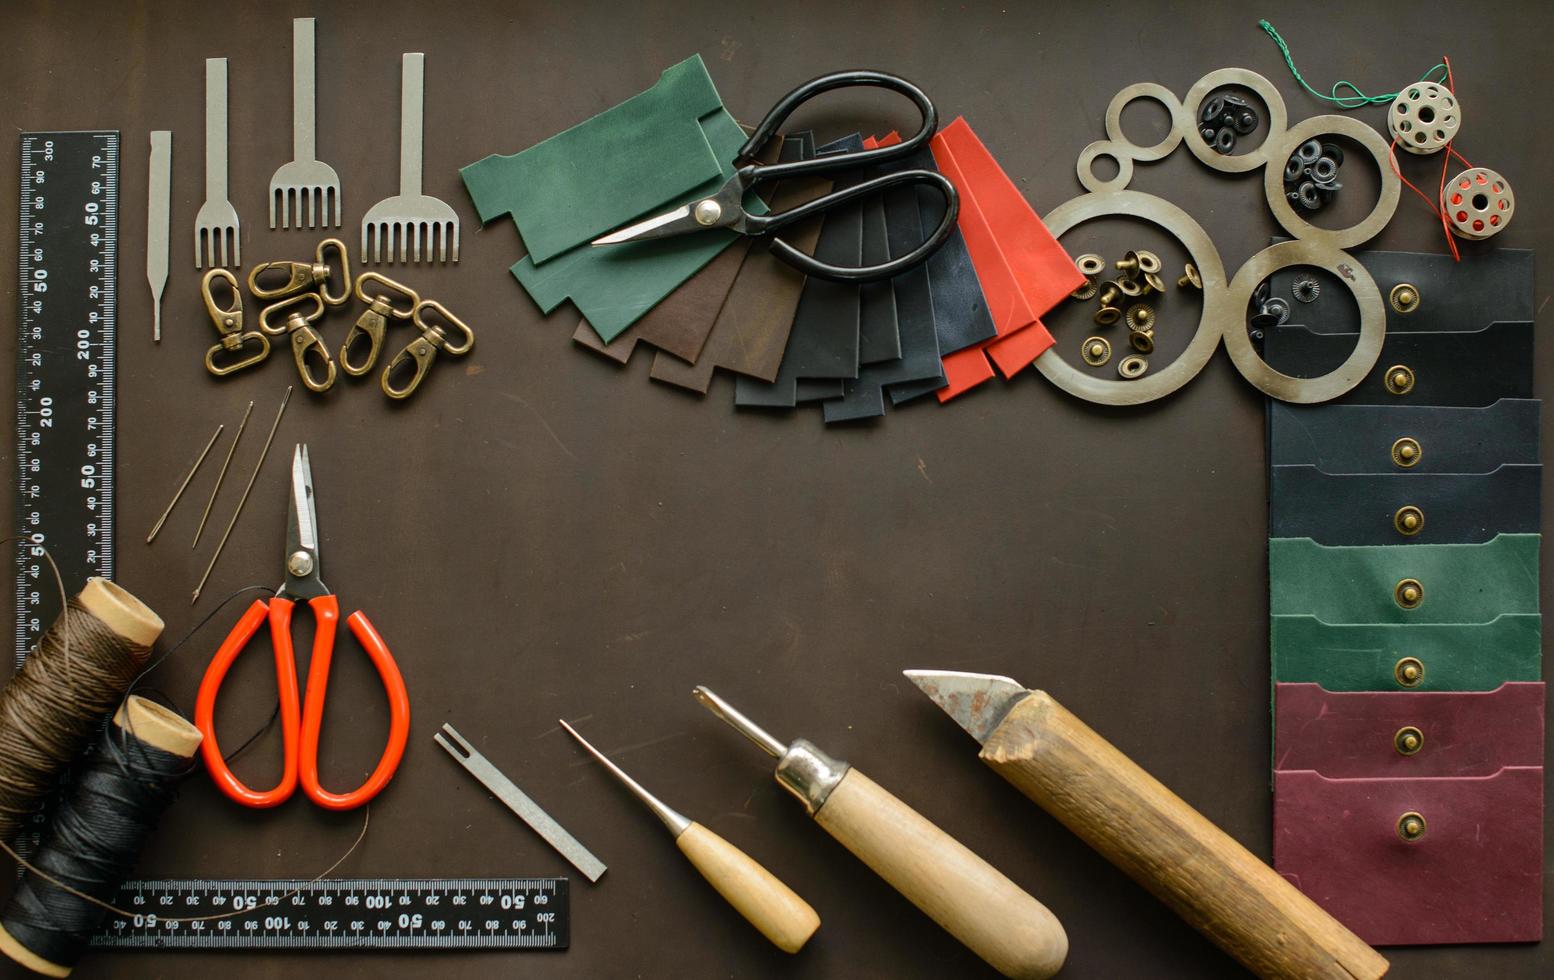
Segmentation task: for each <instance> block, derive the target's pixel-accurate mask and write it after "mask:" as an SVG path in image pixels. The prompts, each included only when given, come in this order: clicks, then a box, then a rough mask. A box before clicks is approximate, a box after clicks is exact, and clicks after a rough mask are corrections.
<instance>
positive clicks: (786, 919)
mask: <svg viewBox="0 0 1554 980" xmlns="http://www.w3.org/2000/svg"><path fill="white" fill-rule="evenodd" d="M560 724H561V727H562V728H565V729H566V730H567V734H569V735H571V736H572V737H573V738H575V739H577V741H578V744H579V745H581V746H582V747H583V748H584V749H586V750H587V751H588V754H589V755H591V756H593V757H594V758H595V759H597V760H599V764H600V765H602V766H604V768H605V769H607V770H609V772H610V774H611V775H612V776H614V777H615V778H616V779H618V780H620V781H621V782H622V783H624V784H625V786H626V788H627V789H629V790H631V792H632V795H634V796H636V798H637V799H639V800H641V801H642V802H643V803H644V804H646V805H647V808H648V809H649V810H652V811H653V815H654V816H656V817H658V819H659V820H661V821H663V824H664V826H665V827H668V828H669V832H670V833H671V834H673V835H674V840H675V843H676V844H678V845H679V847H680V853H681V854H684V855H685V856H686V857H687V858H688V859H690V862H691V864H693V865H694V866H695V867H696V870H697V871H700V872H701V876H702V877H703V878H706V879H707V883H708V884H710V885H712V887H713V888H715V889H717V892H718V894H719V895H722V896H723V900H724V901H726V902H728V904H730V905H732V906H733V907H734V909H735V911H737V912H738V913H739V914H740V915H742V916H744V917H745V921H746V922H749V923H750V924H751V925H753V926H755V927H756V928H757V929H759V930H760V931H761V934H762V935H763V936H765V937H766V938H767V939H770V940H771V941H772V944H773V945H775V946H776V947H777V948H778V949H780V950H782V951H783V952H784V953H797V952H798V951H799V950H801V949H803V948H804V944H805V943H807V942H809V937H810V936H813V935H814V934H815V930H816V929H819V928H820V916H818V915H816V914H815V910H814V909H813V908H811V907H810V905H809V903H808V902H806V901H804V900H803V899H802V898H800V897H799V896H798V895H797V893H795V892H794V891H793V889H791V888H789V887H788V886H787V885H785V884H783V883H782V881H781V880H779V879H778V878H777V876H776V875H774V874H772V873H771V872H770V871H767V870H766V869H765V868H763V867H761V865H760V864H759V863H757V862H756V860H755V859H754V858H752V857H751V856H750V855H748V854H746V853H745V852H744V851H741V850H740V849H739V848H737V847H735V846H734V845H733V844H730V843H729V842H728V841H726V840H724V839H723V838H721V837H719V836H718V835H717V834H715V833H713V832H712V831H710V830H708V829H707V828H706V827H703V826H702V825H701V824H699V823H697V822H696V821H694V820H692V819H691V818H690V817H687V816H686V815H685V814H683V813H681V812H679V811H678V810H675V809H673V808H672V807H670V806H669V805H668V804H667V803H665V802H664V801H663V800H660V799H659V798H658V797H656V796H654V795H653V794H652V793H649V792H648V791H647V790H645V789H643V788H642V784H641V783H639V782H637V781H636V780H635V779H632V778H631V777H630V776H628V775H626V773H625V771H624V770H622V769H621V768H620V767H619V766H617V765H616V764H615V763H613V762H611V761H610V760H609V758H608V757H607V756H605V754H604V753H603V752H600V751H599V750H598V749H596V748H594V747H593V746H592V745H590V744H589V742H588V740H587V739H586V738H584V737H583V736H581V735H579V734H578V733H577V729H575V728H573V727H572V726H571V725H569V724H567V723H566V722H565V721H562V722H561V723H560Z"/></svg>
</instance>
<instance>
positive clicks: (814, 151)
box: [461, 56, 1081, 422]
mask: <svg viewBox="0 0 1554 980" xmlns="http://www.w3.org/2000/svg"><path fill="white" fill-rule="evenodd" d="M745 137H746V134H745V132H744V130H742V129H741V128H740V126H739V124H738V123H736V122H735V121H734V118H733V116H731V115H730V114H729V112H728V111H727V110H726V109H725V108H724V107H723V104H722V101H721V99H720V98H719V97H718V94H717V89H716V88H715V87H714V86H713V84H712V80H711V78H710V77H709V76H708V74H707V70H706V67H705V65H704V64H703V63H702V60H701V58H700V56H693V57H691V58H689V59H687V60H686V61H683V62H681V63H680V64H678V65H675V66H673V67H671V68H669V69H667V70H666V71H665V72H664V73H663V75H662V76H661V77H660V78H659V80H658V82H657V83H656V84H655V85H653V86H652V87H651V88H649V89H647V90H646V91H644V92H641V93H639V94H638V95H635V96H633V97H632V98H630V99H627V100H626V101H625V102H622V103H620V104H618V105H616V106H614V107H613V108H611V109H609V110H606V111H605V112H603V113H600V114H599V115H597V116H595V117H593V118H592V119H589V120H587V121H585V122H582V123H580V124H578V125H577V126H574V127H572V128H571V129H569V130H566V131H565V132H563V133H560V134H558V135H556V136H554V137H551V138H550V139H548V140H545V141H544V142H542V143H538V144H536V145H534V146H532V147H529V148H528V149H526V150H522V151H520V152H518V153H516V154H513V155H511V156H500V155H493V156H489V157H486V158H485V159H483V160H480V161H478V162H476V163H473V164H471V165H469V166H468V167H465V168H464V169H463V170H462V171H461V173H462V175H463V177H464V183H465V186H466V188H467V189H468V190H469V194H470V197H471V198H472V199H473V200H474V203H475V207H476V210H477V211H478V212H479V214H480V217H481V220H482V221H483V222H489V221H492V220H493V219H495V218H498V217H500V216H502V215H504V214H505V215H510V216H511V217H512V219H513V222H514V224H515V225H516V226H517V229H518V232H519V234H520V235H521V236H522V238H523V242H524V245H525V246H526V247H527V249H528V253H529V254H528V255H527V257H525V258H524V259H522V260H521V261H519V262H518V263H517V264H516V265H514V266H513V268H512V272H513V275H514V276H515V277H516V278H517V280H518V282H519V284H520V285H522V287H523V288H524V289H525V290H526V291H527V292H528V293H529V295H530V297H531V298H532V299H533V300H534V302H536V303H537V304H539V306H540V308H541V309H542V310H543V311H544V312H546V313H551V312H553V311H555V310H556V309H558V308H559V307H560V306H561V305H562V304H563V303H564V302H565V301H567V300H570V301H571V302H572V305H573V306H575V307H576V308H577V310H578V311H579V312H580V313H581V314H582V318H581V321H580V322H578V323H577V325H576V330H575V331H574V333H573V337H572V339H573V340H574V341H575V342H576V343H577V344H578V345H579V346H582V347H584V348H587V349H588V350H591V351H594V352H596V353H598V354H601V355H603V356H605V357H608V358H610V359H612V360H614V361H616V362H618V363H621V364H625V363H626V362H627V361H628V360H629V359H630V358H631V357H632V356H633V355H634V354H635V352H636V351H637V350H639V349H643V348H644V347H645V348H650V349H651V350H649V351H648V352H647V353H646V354H644V355H642V356H648V355H649V354H650V355H651V357H652V359H653V363H652V365H651V372H650V374H651V377H652V378H654V379H655V380H657V381H661V382H664V383H667V384H671V385H675V386H678V387H681V388H685V389H688V390H691V391H694V392H698V393H701V394H705V393H706V392H707V391H708V389H709V387H710V386H711V383H712V377H713V374H714V372H715V371H718V370H720V369H721V370H722V371H725V372H727V373H729V374H732V375H733V376H734V377H735V385H734V393H735V403H736V404H738V405H740V406H746V407H759V408H768V409H772V408H775V409H792V408H794V407H796V406H798V405H800V404H818V405H820V406H821V409H822V413H823V417H824V419H825V421H826V422H841V421H847V420H853V419H863V418H872V417H877V416H881V415H884V414H885V410H886V405H887V402H888V403H889V404H892V405H899V404H901V403H903V402H907V401H910V400H912V399H917V398H921V397H923V396H926V395H929V394H933V395H936V396H937V398H938V400H939V401H940V402H946V401H949V400H950V399H952V398H954V397H956V396H957V395H960V394H963V393H965V392H967V391H969V390H971V389H972V388H974V387H976V386H978V385H980V384H982V383H983V382H985V381H988V380H990V379H992V378H993V377H994V376H995V374H1002V375H1003V376H1004V377H1006V378H1007V377H1012V376H1013V375H1015V374H1016V373H1018V372H1020V371H1022V370H1024V369H1025V368H1027V367H1029V366H1030V364H1031V363H1032V362H1033V361H1034V360H1035V359H1036V358H1037V357H1038V356H1039V355H1040V354H1041V353H1043V352H1044V351H1045V350H1046V349H1047V348H1048V347H1050V346H1052V337H1051V335H1050V334H1049V333H1048V332H1047V330H1046V328H1045V327H1044V326H1043V325H1042V323H1041V319H1040V318H1041V317H1042V316H1043V315H1045V314H1046V313H1047V312H1048V311H1049V310H1051V309H1052V308H1053V307H1054V306H1056V305H1057V304H1058V303H1059V302H1060V301H1061V300H1062V299H1063V298H1064V297H1065V296H1067V294H1068V293H1069V292H1070V291H1072V290H1073V289H1075V288H1076V287H1077V286H1079V285H1080V283H1081V276H1080V274H1079V272H1078V271H1077V270H1076V269H1075V268H1074V264H1073V261H1072V260H1071V259H1070V257H1069V256H1068V255H1067V254H1066V253H1065V252H1064V251H1063V249H1062V247H1061V246H1059V244H1058V243H1057V241H1056V240H1055V239H1054V238H1053V236H1052V235H1051V234H1049V233H1048V232H1047V229H1046V227H1045V226H1044V225H1043V224H1042V222H1041V220H1040V218H1038V217H1037V215H1036V213H1035V211H1034V210H1032V208H1031V206H1030V204H1029V203H1027V202H1026V200H1025V198H1024V197H1023V196H1022V195H1021V194H1020V192H1019V190H1018V189H1017V188H1016V187H1015V185H1014V183H1013V181H1011V180H1010V179H1009V177H1008V176H1007V175H1006V174H1005V173H1004V171H1003V169H1002V168H1001V167H999V165H998V163H997V161H996V160H994V159H993V156H992V154H991V153H989V152H988V150H987V148H986V147H985V146H984V145H983V144H982V142H981V140H980V139H978V137H977V135H976V134H975V133H974V132H972V130H971V127H970V125H968V124H967V123H966V121H965V120H964V119H956V120H954V121H953V122H951V123H950V124H949V125H947V126H945V127H943V129H941V130H940V132H938V133H937V134H936V135H935V136H934V138H933V140H932V143H931V144H930V148H929V149H925V150H920V151H918V152H917V153H916V154H914V155H912V156H909V157H907V158H906V159H904V160H901V161H891V162H889V163H887V164H886V165H885V166H884V167H883V168H880V169H875V170H871V171H849V172H846V173H844V174H841V175H839V176H837V177H836V178H835V180H836V182H837V183H836V184H833V183H832V182H830V181H822V180H816V179H807V180H806V179H797V180H789V181H785V182H783V183H779V184H776V185H775V186H773V187H764V186H763V187H761V188H759V190H760V191H761V192H762V193H765V194H767V196H768V198H769V199H768V200H766V201H764V202H763V201H761V200H759V199H758V198H757V197H756V195H755V194H754V193H752V194H751V195H749V196H748V198H747V200H746V207H747V209H748V210H750V211H751V212H752V213H761V212H764V211H766V210H767V208H768V205H769V206H770V208H771V209H773V210H778V211H781V210H787V209H788V208H791V207H793V206H794V205H796V204H799V203H802V202H804V201H807V200H810V199H813V198H814V197H816V196H818V195H820V194H823V193H826V192H827V191H829V190H831V189H832V188H833V186H842V185H843V184H844V183H850V182H858V181H863V180H867V179H869V178H870V177H873V176H876V175H877V174H880V173H884V172H889V171H890V170H894V169H923V170H937V171H938V172H939V173H942V174H944V175H945V176H946V177H948V178H949V179H950V180H951V181H952V182H953V183H954V184H955V186H956V189H957V190H958V191H959V192H960V201H961V210H960V218H959V221H958V230H957V231H956V233H955V234H954V235H953V236H952V237H951V238H950V240H949V241H948V242H947V243H946V244H945V245H944V246H943V247H942V248H941V249H939V251H938V252H936V253H935V254H934V255H933V257H932V258H931V259H930V260H929V261H928V262H927V263H925V264H924V265H922V266H920V267H918V268H916V269H913V270H910V271H908V272H906V273H903V274H902V275H899V276H896V277H895V278H894V279H891V280H887V281H882V282H876V283H865V284H862V285H855V284H841V283H835V282H829V281H823V280H820V279H815V278H807V277H805V276H804V275H803V274H801V273H799V272H798V271H796V270H794V269H793V268H791V267H790V266H788V265H785V264H784V263H782V262H780V261H779V260H778V259H777V258H776V257H775V256H773V255H772V254H771V253H770V252H769V251H768V250H767V247H766V244H765V243H764V242H762V241H760V240H752V239H748V238H743V237H741V236H738V235H736V234H734V233H732V232H729V231H726V230H716V231H707V232H698V233H696V234H691V235H681V236H676V237H670V238H661V239H655V240H651V241H642V242H632V243H628V244H624V245H614V246H608V247H599V248H591V247H590V246H589V245H588V242H589V241H591V240H592V239H593V238H595V237H598V236H600V235H603V234H605V233H607V232H609V231H612V230H614V229H616V228H618V227H620V226H623V225H626V224H629V223H630V222H632V221H635V220H638V219H641V218H644V217H647V216H650V215H652V214H656V213H658V212H660V211H663V210H666V209H669V208H673V207H675V206H677V205H679V204H682V203H686V202H688V201H694V200H697V199H699V198H701V197H705V196H707V195H710V194H711V193H713V192H714V191H716V190H717V189H718V188H719V187H721V186H722V184H723V182H724V181H726V180H727V179H728V177H729V176H730V175H731V174H732V173H733V169H734V167H733V162H734V155H735V153H736V152H737V151H738V150H739V149H740V146H741V144H742V143H743V142H744V141H745ZM899 140H900V136H899V135H898V134H896V133H894V132H892V133H886V134H881V135H878V136H876V135H867V136H866V135H864V134H853V135H851V136H847V137H844V138H841V139H837V140H832V141H829V142H826V143H823V144H820V145H817V142H816V139H815V136H814V134H813V133H810V132H796V133H790V134H786V135H785V136H784V137H783V138H782V139H781V140H780V141H779V140H773V141H772V144H771V145H770V146H769V147H768V148H767V152H768V157H769V158H771V159H781V160H784V161H790V160H802V159H811V158H814V157H816V156H817V155H823V154H827V153H842V152H847V151H849V150H857V149H860V148H864V147H873V146H880V145H889V144H891V143H894V142H898V141H899ZM943 213H944V201H943V198H942V196H941V195H939V194H938V193H937V192H935V191H932V190H929V189H926V188H920V187H904V188H896V189H891V190H888V191H886V192H885V193H883V194H881V195H876V196H874V197H872V198H866V199H864V200H862V201H858V202H853V203H851V204H849V205H845V206H842V207H839V208H835V209H833V210H830V211H827V212H826V213H825V214H823V215H822V216H819V217H817V218H815V219H812V220H811V221H810V222H808V223H807V225H799V226H797V227H793V228H788V229H784V230H783V232H782V233H781V236H782V237H783V239H784V240H785V241H787V242H788V243H789V244H791V245H794V246H795V247H797V248H799V249H800V250H802V251H804V252H806V253H808V254H811V255H815V256H817V257H819V258H821V259H822V260H824V261H827V262H829V263H831V264H833V265H838V266H858V265H865V264H877V263H879V262H883V261H885V260H887V259H889V258H894V257H899V256H901V255H904V254H906V253H908V252H910V251H911V250H912V249H914V248H915V247H916V246H917V245H918V244H920V243H921V242H922V241H923V238H924V236H925V235H926V234H927V233H929V232H931V231H932V230H933V229H934V228H936V227H937V226H938V224H939V221H940V219H941V218H942V216H943ZM568 322H571V321H570V320H569V321H568Z"/></svg>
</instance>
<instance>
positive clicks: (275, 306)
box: [259, 293, 335, 392]
mask: <svg viewBox="0 0 1554 980" xmlns="http://www.w3.org/2000/svg"><path fill="white" fill-rule="evenodd" d="M309 305H311V306H312V308H313V309H312V311H311V312H304V308H305V307H307V306H309ZM280 314H283V315H284V316H285V319H284V320H283V321H282V322H281V323H278V324H277V323H275V322H274V318H275V317H276V316H277V315H280ZM323 315H324V299H323V297H322V296H320V295H319V294H318V293H298V294H297V295H295V296H288V297H287V298H286V299H283V300H281V301H280V302H278V303H272V304H270V305H269V306H266V307H265V308H264V309H263V310H260V311H259V329H260V330H263V331H264V332H265V333H267V334H270V335H271V336H279V335H281V334H283V333H289V334H290V335H291V355H292V357H293V359H295V360H296V362H297V374H298V375H299V376H300V377H301V378H302V383H303V384H305V385H307V387H308V390H309V391H317V392H324V391H328V390H329V389H330V387H332V386H333V385H334V383H335V362H334V359H333V358H331V357H330V356H329V348H328V347H326V346H324V338H323V337H322V336H320V335H319V332H318V331H317V330H315V329H314V328H313V321H315V320H317V319H318V318H319V317H321V316H323ZM309 354H311V355H312V356H313V357H314V359H316V360H318V361H321V362H322V363H323V365H324V366H323V377H322V378H319V377H315V376H314V373H313V370H312V364H311V363H310V362H309V359H308V355H309Z"/></svg>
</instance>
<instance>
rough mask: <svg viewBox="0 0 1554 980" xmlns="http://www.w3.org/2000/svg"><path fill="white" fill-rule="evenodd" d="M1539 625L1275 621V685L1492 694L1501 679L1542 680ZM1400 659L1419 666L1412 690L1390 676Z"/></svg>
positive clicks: (1516, 620) (1517, 618) (1508, 620)
mask: <svg viewBox="0 0 1554 980" xmlns="http://www.w3.org/2000/svg"><path fill="white" fill-rule="evenodd" d="M1542 624H1543V618H1542V617H1541V616H1534V615H1526V614H1520V615H1513V616H1500V617H1498V618H1496V619H1493V620H1491V621H1489V622H1487V623H1435V624H1431V623H1420V624H1417V625H1412V624H1411V625H1403V626H1399V625H1381V624H1370V625H1360V626H1329V625H1328V624H1327V623H1324V622H1322V621H1321V620H1319V619H1317V618H1316V617H1315V616H1274V617H1273V618H1272V620H1271V621H1270V624H1269V634H1270V641H1271V644H1270V645H1271V648H1272V650H1273V680H1274V683H1276V684H1278V683H1312V684H1320V685H1322V687H1323V688H1325V689H1327V690H1329V691H1403V690H1408V691H1492V690H1494V689H1495V688H1497V687H1499V686H1500V685H1501V684H1504V683H1506V682H1507V681H1537V680H1542V679H1543V642H1542V633H1543V630H1542ZM1403 657H1413V658H1415V659H1417V660H1418V661H1419V662H1420V663H1422V664H1424V677H1423V678H1422V679H1421V680H1420V682H1419V683H1418V684H1416V685H1414V686H1413V687H1404V686H1403V685H1401V684H1399V683H1398V680H1397V675H1396V674H1395V673H1394V671H1395V669H1396V667H1397V662H1398V661H1399V660H1400V659H1402V658H1403Z"/></svg>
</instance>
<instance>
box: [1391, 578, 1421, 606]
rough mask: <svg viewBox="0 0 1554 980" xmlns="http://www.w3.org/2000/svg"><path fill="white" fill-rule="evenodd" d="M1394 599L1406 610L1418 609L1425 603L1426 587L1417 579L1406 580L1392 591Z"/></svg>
mask: <svg viewBox="0 0 1554 980" xmlns="http://www.w3.org/2000/svg"><path fill="white" fill-rule="evenodd" d="M1392 598H1394V599H1396V600H1397V603H1398V605H1400V606H1402V607H1403V608H1404V609H1418V608H1419V604H1420V603H1421V602H1424V586H1423V585H1420V584H1419V580H1418V579H1416V578H1406V579H1403V580H1402V581H1401V582H1399V583H1398V584H1397V585H1396V586H1394V587H1393V589H1392Z"/></svg>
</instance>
